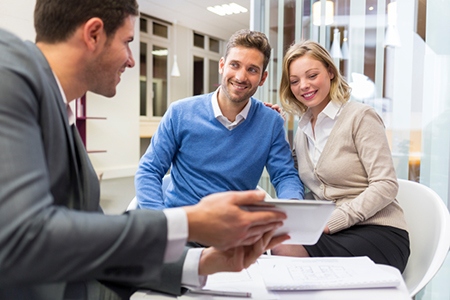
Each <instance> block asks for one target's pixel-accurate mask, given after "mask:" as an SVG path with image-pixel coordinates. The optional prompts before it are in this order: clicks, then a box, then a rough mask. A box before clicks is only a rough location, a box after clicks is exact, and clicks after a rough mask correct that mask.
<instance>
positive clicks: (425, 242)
mask: <svg viewBox="0 0 450 300" xmlns="http://www.w3.org/2000/svg"><path fill="white" fill-rule="evenodd" d="M398 183H399V191H398V195H397V200H398V202H399V203H400V206H401V207H402V209H403V211H404V213H405V218H406V222H407V223H408V232H409V238H410V248H411V255H410V257H409V260H408V263H407V265H406V269H405V270H404V272H403V274H402V276H403V279H404V280H405V283H406V287H407V288H408V291H409V293H410V296H411V297H413V296H415V295H416V294H417V293H418V292H419V291H420V290H421V289H422V288H424V287H425V285H426V284H427V283H428V282H429V281H430V280H431V279H432V278H433V277H434V275H436V273H437V271H438V270H439V269H440V267H441V266H442V264H443V262H444V260H445V258H446V256H447V253H448V251H449V247H450V216H449V212H448V209H447V207H446V206H445V204H444V202H443V201H442V199H441V198H440V197H439V195H438V194H437V193H436V192H434V191H433V190H432V189H430V188H429V187H427V186H425V185H423V184H420V183H417V182H414V181H409V180H404V179H399V180H398Z"/></svg>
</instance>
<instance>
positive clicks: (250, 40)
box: [225, 29, 272, 71]
mask: <svg viewBox="0 0 450 300" xmlns="http://www.w3.org/2000/svg"><path fill="white" fill-rule="evenodd" d="M235 47H244V48H254V49H257V50H259V51H260V52H261V53H262V54H264V64H263V71H265V70H266V68H267V65H268V64H269V60H270V52H271V50H272V48H271V47H270V44H269V40H268V39H267V37H266V35H265V34H264V33H262V32H259V31H252V30H249V29H241V30H238V31H236V32H235V33H234V34H233V35H232V36H231V37H230V39H229V40H228V43H227V49H226V52H225V59H226V58H227V56H228V53H229V52H230V49H231V48H235Z"/></svg>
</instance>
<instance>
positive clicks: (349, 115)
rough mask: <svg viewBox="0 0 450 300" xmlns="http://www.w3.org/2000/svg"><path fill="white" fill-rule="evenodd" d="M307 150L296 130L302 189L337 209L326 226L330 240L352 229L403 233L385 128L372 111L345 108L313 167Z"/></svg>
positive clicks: (365, 107) (354, 104)
mask: <svg viewBox="0 0 450 300" xmlns="http://www.w3.org/2000/svg"><path fill="white" fill-rule="evenodd" d="M307 147H308V141H307V137H306V135H305V134H304V133H303V131H302V130H301V129H298V130H297V134H296V136H295V140H294V159H295V160H296V166H297V168H298V173H299V175H300V178H301V180H302V181H303V184H304V185H305V188H308V189H309V190H310V191H311V192H312V194H313V197H314V198H315V199H322V200H331V201H334V202H335V203H336V209H335V211H334V212H333V214H332V216H331V218H330V220H329V222H328V224H327V225H328V227H329V229H330V233H331V234H332V233H335V232H338V231H340V230H343V229H346V228H348V227H350V226H353V225H369V224H371V225H385V226H393V227H397V228H400V229H405V230H406V229H407V227H406V222H405V219H404V216H403V211H402V209H401V208H400V206H399V204H398V202H397V200H395V197H396V196H397V191H398V183H397V176H396V173H395V169H394V165H393V162H392V156H391V151H390V149H389V144H388V141H387V138H386V133H385V131H384V124H383V121H382V120H381V118H380V117H379V116H378V114H377V113H376V112H375V110H374V109H373V108H372V107H370V106H368V105H365V104H361V103H358V102H348V103H347V104H345V106H344V107H343V109H342V112H341V114H340V116H339V118H338V120H337V121H336V124H335V125H334V127H333V129H332V131H331V134H330V137H329V139H328V141H327V143H326V145H325V148H324V149H323V152H322V154H321V156H320V158H319V160H318V162H317V165H316V167H314V165H313V163H312V161H311V159H310V157H309V155H308V148H307ZM306 192H307V191H305V193H306Z"/></svg>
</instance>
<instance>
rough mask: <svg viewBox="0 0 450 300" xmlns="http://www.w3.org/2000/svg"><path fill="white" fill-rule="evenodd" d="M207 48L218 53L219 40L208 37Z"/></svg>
mask: <svg viewBox="0 0 450 300" xmlns="http://www.w3.org/2000/svg"><path fill="white" fill-rule="evenodd" d="M209 50H210V51H213V52H217V53H219V51H220V41H219V40H217V39H213V38H209Z"/></svg>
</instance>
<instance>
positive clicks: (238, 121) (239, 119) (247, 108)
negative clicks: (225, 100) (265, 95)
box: [211, 87, 252, 130]
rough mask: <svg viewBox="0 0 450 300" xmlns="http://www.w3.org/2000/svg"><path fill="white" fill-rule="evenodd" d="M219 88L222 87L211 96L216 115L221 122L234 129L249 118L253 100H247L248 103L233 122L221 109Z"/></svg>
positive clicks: (229, 128)
mask: <svg viewBox="0 0 450 300" xmlns="http://www.w3.org/2000/svg"><path fill="white" fill-rule="evenodd" d="M219 89H220V87H219V88H218V89H217V90H216V91H215V92H214V94H213V96H212V97H211V104H212V107H213V111H214V117H215V118H216V119H217V120H218V121H219V122H220V123H222V125H223V126H225V127H226V128H227V129H228V130H233V129H234V128H236V127H237V126H238V125H239V124H241V123H242V122H244V120H245V119H247V116H248V112H249V111H250V106H252V101H250V100H249V101H248V102H247V105H245V107H244V108H243V109H242V110H241V112H240V113H239V114H238V115H237V116H236V119H235V120H234V122H231V121H230V120H228V118H227V117H225V116H224V115H223V114H222V110H221V109H220V106H219V99H218V95H219Z"/></svg>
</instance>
